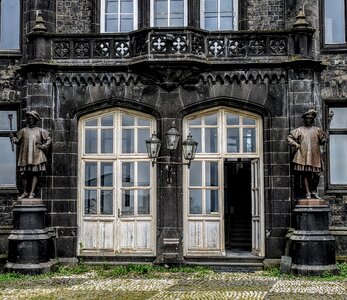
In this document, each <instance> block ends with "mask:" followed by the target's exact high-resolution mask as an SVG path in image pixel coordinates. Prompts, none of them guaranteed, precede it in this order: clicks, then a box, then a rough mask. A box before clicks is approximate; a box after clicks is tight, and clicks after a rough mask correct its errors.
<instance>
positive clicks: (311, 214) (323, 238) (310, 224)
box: [290, 200, 338, 276]
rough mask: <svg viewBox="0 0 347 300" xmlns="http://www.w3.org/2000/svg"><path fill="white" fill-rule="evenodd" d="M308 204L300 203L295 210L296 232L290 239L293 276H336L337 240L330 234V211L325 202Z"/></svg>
mask: <svg viewBox="0 0 347 300" xmlns="http://www.w3.org/2000/svg"><path fill="white" fill-rule="evenodd" d="M305 201H306V202H304V201H299V202H298V203H299V205H297V206H296V207H295V209H294V213H295V214H296V220H297V228H296V230H294V232H293V235H292V236H291V238H290V240H291V249H290V256H291V257H292V260H293V264H292V266H291V272H292V273H293V274H296V275H306V276H315V275H322V274H323V273H324V272H331V273H333V274H336V273H337V272H338V269H337V266H336V257H335V239H334V237H333V236H332V235H331V233H330V232H329V211H330V209H329V207H328V206H327V205H325V202H324V201H323V202H319V203H318V202H317V201H316V200H314V201H315V202H312V203H310V202H307V201H308V200H305ZM323 203H324V204H323ZM302 204H306V205H302ZM307 204H309V205H307Z"/></svg>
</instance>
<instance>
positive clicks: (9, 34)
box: [0, 0, 20, 51]
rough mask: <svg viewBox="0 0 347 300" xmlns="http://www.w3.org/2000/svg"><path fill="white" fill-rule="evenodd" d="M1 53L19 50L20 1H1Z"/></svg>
mask: <svg viewBox="0 0 347 300" xmlns="http://www.w3.org/2000/svg"><path fill="white" fill-rule="evenodd" d="M0 5H1V6H0V51H1V50H18V49H19V34H20V0H0Z"/></svg>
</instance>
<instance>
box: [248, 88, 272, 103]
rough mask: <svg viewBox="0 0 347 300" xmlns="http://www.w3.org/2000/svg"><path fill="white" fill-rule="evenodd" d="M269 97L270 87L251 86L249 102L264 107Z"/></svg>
mask: <svg viewBox="0 0 347 300" xmlns="http://www.w3.org/2000/svg"><path fill="white" fill-rule="evenodd" d="M267 97H268V85H267V84H256V85H252V86H251V90H250V93H249V96H248V100H249V101H251V102H254V103H259V104H261V105H263V104H264V103H265V101H266V99H267Z"/></svg>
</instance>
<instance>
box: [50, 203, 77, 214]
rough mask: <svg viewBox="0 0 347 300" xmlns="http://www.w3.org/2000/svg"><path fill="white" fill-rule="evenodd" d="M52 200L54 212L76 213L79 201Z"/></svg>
mask: <svg viewBox="0 0 347 300" xmlns="http://www.w3.org/2000/svg"><path fill="white" fill-rule="evenodd" d="M52 202H53V209H52V212H55V213H76V210H77V209H76V206H77V201H73V200H68V201H66V200H55V201H52Z"/></svg>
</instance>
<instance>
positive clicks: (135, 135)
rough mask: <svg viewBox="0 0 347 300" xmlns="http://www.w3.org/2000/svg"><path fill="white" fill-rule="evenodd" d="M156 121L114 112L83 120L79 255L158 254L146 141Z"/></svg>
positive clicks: (97, 114) (151, 169)
mask: <svg viewBox="0 0 347 300" xmlns="http://www.w3.org/2000/svg"><path fill="white" fill-rule="evenodd" d="M154 129H155V128H154V121H153V118H151V117H149V116H144V115H141V114H138V113H136V112H132V111H127V110H121V109H113V110H107V111H102V112H100V113H95V114H92V115H90V116H86V117H84V118H82V119H81V121H80V141H81V143H80V158H81V159H80V165H79V170H80V176H79V185H80V190H79V241H78V253H79V254H80V255H84V254H85V255H88V254H91V255H94V254H100V253H107V254H110V255H111V254H113V255H118V254H130V255H151V256H154V255H155V239H156V236H155V207H156V206H155V199H156V193H155V191H156V189H155V176H156V174H155V168H152V167H151V161H150V159H149V158H148V156H147V153H146V146H145V140H146V139H148V138H149V136H150V132H151V131H153V130H154Z"/></svg>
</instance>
